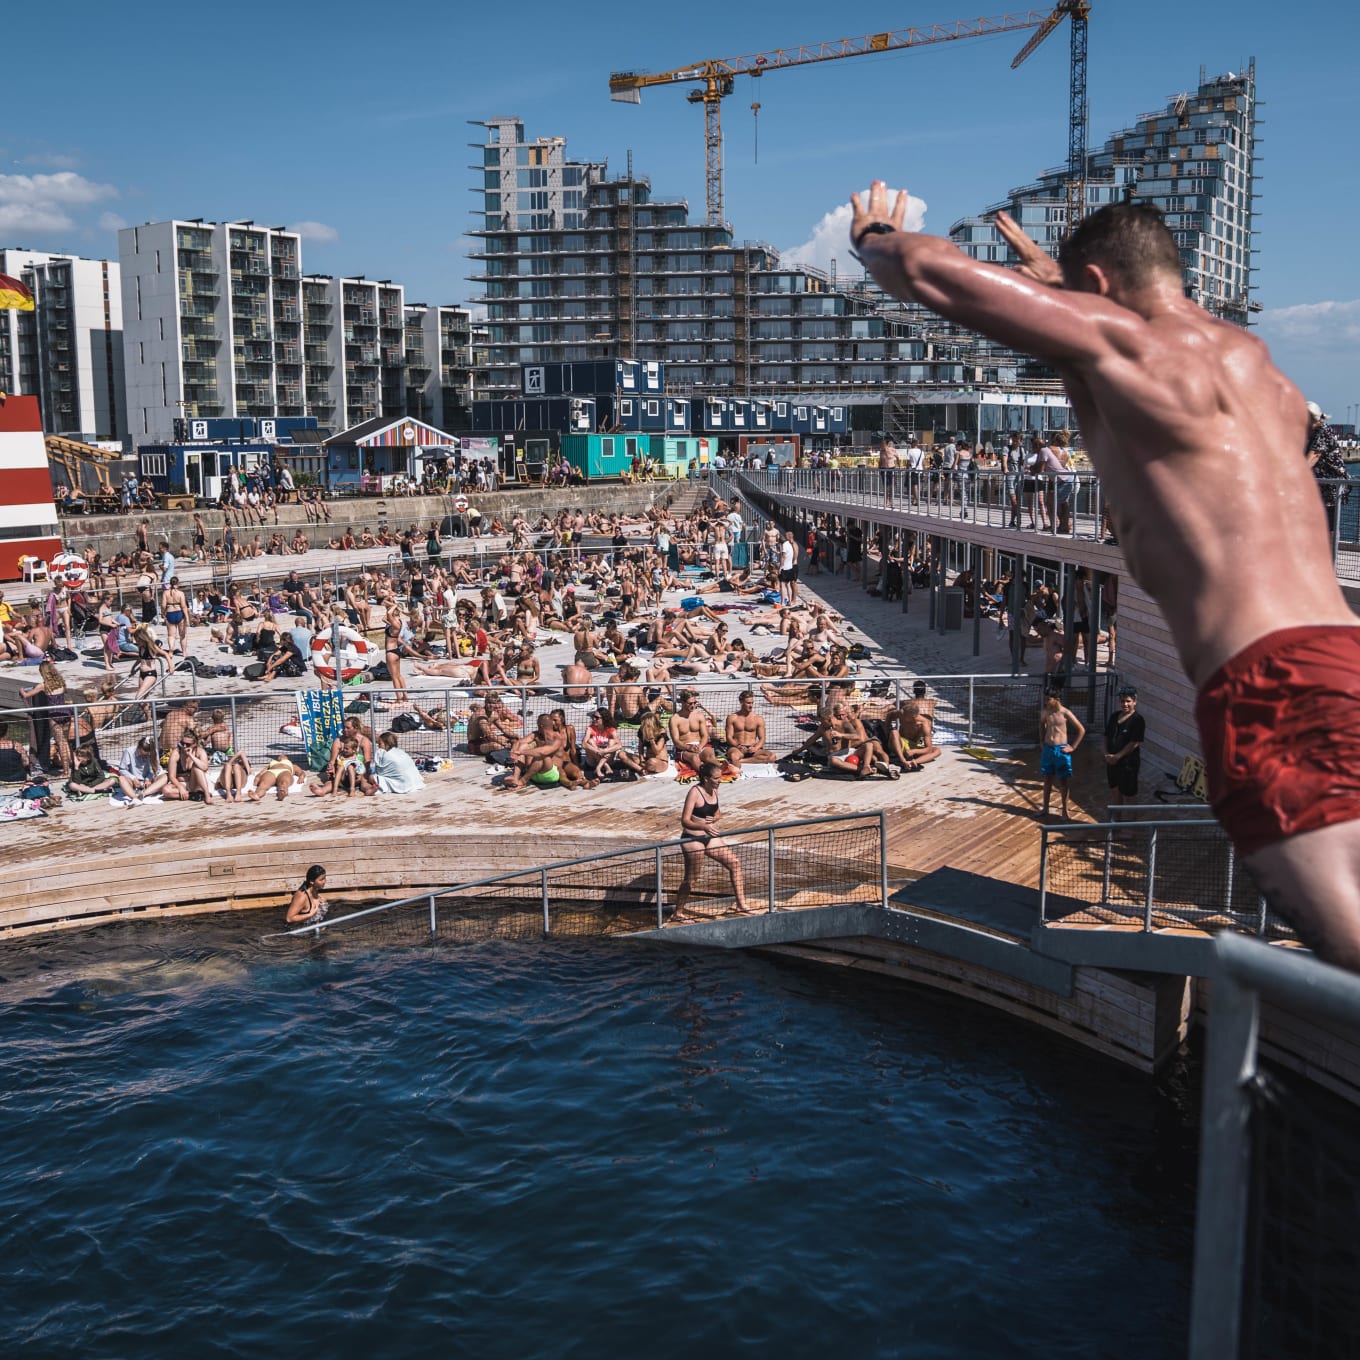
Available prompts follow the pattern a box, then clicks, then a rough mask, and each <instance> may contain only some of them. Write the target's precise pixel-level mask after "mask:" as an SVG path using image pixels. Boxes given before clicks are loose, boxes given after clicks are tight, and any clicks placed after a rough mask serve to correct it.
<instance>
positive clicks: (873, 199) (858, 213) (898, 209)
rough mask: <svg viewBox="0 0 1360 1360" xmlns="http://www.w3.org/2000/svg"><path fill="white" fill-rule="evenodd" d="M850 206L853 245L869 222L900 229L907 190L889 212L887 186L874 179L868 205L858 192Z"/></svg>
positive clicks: (898, 197)
mask: <svg viewBox="0 0 1360 1360" xmlns="http://www.w3.org/2000/svg"><path fill="white" fill-rule="evenodd" d="M850 206H851V208H853V209H854V216H853V217H852V218H851V219H850V244H851V245H852V246H854V245H856V243H857V242H858V241H859V234H860V232H862V231H863V230H864V228H865V227H867V226H868V225H869V224H870V223H871V222H886V223H888V225H889V226H891V227H892V228H893V229H894V230H896V231H901V230H902V223H903V222H905V221H906V220H907V191H906V190H905V189H902V190H900V191H899V192H898V195H897V201H896V202H895V203H894V204H893V206H892V211H891V212H889V211H888V186H887V185H886V184H884V182H883V181H882V180H881V179H876V180H875V181H874V182H873V183H872V184H871V185H870V186H869V204H868V206H867V207H864V206H863V205H861V203H860V201H859V195H858V194H851V195H850ZM1036 249H1037V247H1036Z"/></svg>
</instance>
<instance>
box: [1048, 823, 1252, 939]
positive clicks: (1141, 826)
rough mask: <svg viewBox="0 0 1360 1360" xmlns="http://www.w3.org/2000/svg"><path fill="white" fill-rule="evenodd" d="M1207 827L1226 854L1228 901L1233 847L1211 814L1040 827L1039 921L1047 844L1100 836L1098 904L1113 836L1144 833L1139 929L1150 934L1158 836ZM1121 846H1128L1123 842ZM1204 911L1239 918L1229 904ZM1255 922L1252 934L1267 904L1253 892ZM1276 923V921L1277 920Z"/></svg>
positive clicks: (1104, 896)
mask: <svg viewBox="0 0 1360 1360" xmlns="http://www.w3.org/2000/svg"><path fill="white" fill-rule="evenodd" d="M1205 828H1208V829H1211V830H1212V831H1214V832H1217V833H1218V839H1219V840H1220V842H1221V847H1222V849H1223V850H1224V851H1225V852H1226V854H1227V861H1226V863H1227V872H1226V876H1225V886H1226V892H1227V896H1228V899H1229V901H1231V898H1232V894H1233V889H1234V883H1235V879H1236V871H1235V866H1236V862H1237V854H1236V850H1235V849H1234V847H1233V844H1232V842H1231V841H1230V840H1229V839H1228V835H1227V833H1226V832H1225V831H1223V829H1222V827H1221V826H1220V825H1219V823H1218V822H1217V821H1216V820H1215V819H1214V818H1213V817H1197V818H1160V819H1157V820H1148V821H1142V820H1138V821H1109V822H1061V823H1058V824H1056V825H1052V826H1043V827H1041V828H1040V836H1041V840H1040V846H1039V924H1040V925H1046V924H1047V923H1048V894H1049V846H1050V843H1051V842H1052V841H1054V840H1059V839H1061V840H1073V839H1075V838H1076V837H1078V836H1079V837H1080V839H1082V840H1084V841H1089V840H1091V839H1093V838H1096V837H1099V836H1100V835H1101V833H1103V835H1104V850H1105V862H1104V868H1103V886H1102V893H1101V905H1108V898H1109V892H1110V882H1111V860H1112V854H1113V849H1114V841H1115V838H1116V837H1127V836H1129V835H1130V834H1132V833H1134V832H1137V833H1139V834H1142V833H1147V861H1146V863H1147V884H1146V887H1145V889H1144V898H1143V932H1144V933H1145V934H1147V933H1150V932H1151V931H1152V930H1153V928H1154V927H1153V915H1154V912H1155V910H1156V909H1157V907H1158V906H1159V905H1163V904H1162V903H1160V902H1159V900H1158V898H1157V897H1156V878H1157V849H1158V839H1159V837H1160V836H1164V835H1168V836H1172V837H1173V838H1174V835H1175V833H1178V832H1183V831H1185V830H1187V829H1188V830H1196V829H1205ZM1125 849H1126V850H1127V849H1128V846H1127V843H1125ZM1203 909H1204V910H1205V911H1214V910H1219V911H1221V912H1222V914H1223V915H1226V916H1229V917H1232V918H1235V919H1236V918H1240V917H1241V916H1242V913H1241V912H1238V911H1234V910H1233V909H1232V907H1231V906H1224V907H1222V908H1214V907H1211V906H1209V905H1208V904H1205V906H1204V908H1203ZM1255 915H1256V921H1255V924H1254V925H1253V926H1252V927H1250V929H1251V932H1252V933H1253V934H1256V935H1264V934H1265V933H1266V929H1267V926H1268V925H1269V924H1270V921H1269V906H1268V903H1267V902H1266V899H1265V897H1264V896H1263V895H1260V894H1258V895H1257V908H1256V913H1255ZM1277 924H1278V922H1277ZM1238 929H1241V930H1244V931H1245V930H1247V929H1248V926H1247V925H1246V923H1245V922H1243V923H1242V924H1240V925H1239V926H1238Z"/></svg>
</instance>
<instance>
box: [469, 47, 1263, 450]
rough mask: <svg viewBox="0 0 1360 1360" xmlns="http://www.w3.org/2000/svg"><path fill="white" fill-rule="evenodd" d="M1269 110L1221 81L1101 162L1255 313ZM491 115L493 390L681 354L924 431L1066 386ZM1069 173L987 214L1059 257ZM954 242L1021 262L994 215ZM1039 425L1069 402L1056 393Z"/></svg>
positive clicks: (1206, 296)
mask: <svg viewBox="0 0 1360 1360" xmlns="http://www.w3.org/2000/svg"><path fill="white" fill-rule="evenodd" d="M1255 110H1256V92H1255V80H1254V72H1253V70H1252V68H1250V67H1248V69H1247V70H1246V71H1245V72H1243V73H1240V74H1239V73H1229V74H1227V75H1224V76H1220V77H1216V78H1214V79H1212V80H1209V79H1204V78H1202V79H1201V81H1200V85H1199V88H1198V90H1197V92H1196V93H1195V94H1194V95H1189V94H1182V95H1177V96H1175V97H1174V98H1172V99H1171V100H1169V101H1168V103H1167V104H1166V106H1165V107H1164V108H1163V109H1161V110H1159V111H1157V112H1156V113H1149V114H1143V115H1140V116H1139V117H1138V118H1137V120H1136V121H1135V123H1134V125H1133V126H1132V127H1131V128H1127V129H1125V130H1123V131H1121V132H1119V133H1116V134H1115V135H1114V136H1112V137H1111V138H1109V139H1108V140H1107V141H1106V142H1105V143H1104V145H1103V146H1102V147H1101V148H1100V149H1098V150H1096V151H1094V152H1092V153H1091V154H1090V155H1089V157H1088V160H1087V166H1086V171H1087V174H1086V188H1085V198H1086V202H1087V205H1088V207H1090V208H1094V207H1098V206H1100V205H1101V204H1103V203H1106V202H1110V201H1115V200H1117V199H1120V198H1123V197H1125V196H1135V197H1137V198H1138V199H1139V200H1141V201H1145V202H1149V203H1152V204H1154V205H1156V206H1157V207H1159V208H1161V209H1162V210H1163V211H1164V212H1165V213H1166V214H1167V219H1168V225H1169V226H1170V227H1171V230H1172V231H1173V232H1174V233H1175V235H1176V238H1177V240H1178V242H1179V243H1180V245H1181V249H1182V252H1183V255H1184V258H1185V262H1186V271H1187V272H1186V279H1187V289H1188V290H1189V291H1190V293H1191V295H1192V296H1194V297H1195V298H1196V300H1198V301H1200V302H1202V303H1204V305H1206V306H1208V307H1209V308H1210V309H1211V310H1213V311H1215V312H1216V313H1217V314H1219V315H1222V316H1224V317H1227V318H1229V319H1232V320H1235V321H1238V322H1240V323H1242V324H1245V322H1246V320H1247V318H1248V316H1249V313H1250V311H1251V310H1252V309H1253V304H1252V302H1251V296H1250V294H1251V278H1252V275H1251V270H1250V259H1251V230H1252V221H1253V200H1254V193H1255V184H1256V176H1255V169H1254V164H1255V127H1256V120H1255ZM475 126H478V127H481V128H484V129H485V130H486V136H485V139H484V140H483V141H482V142H480V143H474V146H476V148H477V150H478V151H479V152H480V159H481V165H480V166H479V167H478V168H479V169H480V170H481V172H482V187H481V194H482V202H481V206H480V208H479V209H478V212H479V213H480V216H481V218H482V221H481V222H480V223H479V224H478V225H477V227H476V228H475V229H474V230H473V231H472V232H471V233H470V234H471V236H472V237H473V238H474V239H475V240H476V242H477V245H476V248H475V249H474V251H473V252H471V256H470V258H471V259H472V261H473V262H474V265H475V268H476V271H477V272H476V273H475V274H473V275H472V278H473V280H474V282H476V283H478V284H479V285H480V286H481V291H480V295H479V296H477V297H476V298H474V299H473V301H476V302H481V303H484V304H485V306H486V309H487V325H488V381H487V393H488V396H493V397H495V396H512V395H517V394H518V393H519V390H520V369H521V367H522V366H523V365H526V364H542V363H553V362H561V361H575V360H587V359H594V360H598V359H605V358H612V357H622V358H628V359H634V360H637V361H639V362H643V363H647V362H664V363H665V365H666V373H667V379H668V386H670V387H672V388H673V389H676V390H681V391H685V392H688V393H689V394H691V395H695V396H702V395H706V394H709V393H732V394H738V395H751V396H775V395H781V394H793V393H802V394H807V395H809V396H811V397H813V398H814V399H816V400H825V401H834V402H836V403H838V404H839V403H844V404H847V405H849V406H852V407H855V408H858V409H859V410H860V412H861V418H860V419H858V420H857V421H856V422H855V424H856V426H857V427H858V428H861V429H872V428H881V427H887V428H889V429H891V430H894V431H896V432H898V433H901V434H905V433H911V432H915V429H916V425H915V421H914V418H913V415H912V412H913V411H914V410H916V409H918V408H919V407H921V406H923V405H927V404H936V405H938V404H940V402H941V400H942V394H945V393H948V392H952V391H957V392H960V393H965V392H976V391H979V390H989V391H1011V392H1015V393H1023V392H1027V391H1028V392H1036V393H1053V394H1055V393H1056V392H1057V388H1058V385H1057V383H1056V381H1055V380H1054V379H1053V375H1051V374H1048V373H1046V372H1044V371H1043V370H1041V369H1038V368H1037V367H1036V366H1035V365H1034V364H1033V362H1032V361H1030V360H1029V359H1028V358H1027V357H1026V356H1023V355H1018V354H1015V353H1013V352H1010V351H1007V350H1005V349H1004V348H1002V347H999V346H997V345H995V344H992V343H991V342H989V341H985V340H983V339H981V338H980V337H978V336H976V335H974V334H972V333H970V332H966V331H962V330H960V329H959V328H957V327H954V326H951V325H950V324H949V323H947V322H945V321H942V320H941V319H940V318H939V317H937V316H935V315H934V314H933V313H930V312H928V311H927V310H926V309H924V308H921V307H917V306H913V305H910V304H901V303H898V302H895V301H893V300H891V299H888V298H886V297H885V296H884V295H883V294H882V293H881V292H880V291H879V290H878V289H877V288H876V287H875V286H874V285H873V284H872V283H871V282H865V281H862V280H860V279H858V278H856V279H854V280H851V279H847V278H845V277H844V276H842V277H840V278H837V277H836V276H835V275H832V274H827V273H824V272H822V271H820V270H817V269H814V268H810V267H807V266H804V265H784V264H782V263H781V261H780V258H779V254H778V252H777V251H776V250H775V249H774V248H773V247H772V246H769V245H766V244H764V243H759V242H751V241H739V240H737V239H736V237H735V235H734V233H733V231H732V228H731V226H730V225H728V224H726V223H704V222H694V221H691V220H690V214H689V205H688V204H687V203H686V202H685V201H684V200H680V199H662V198H654V197H653V195H652V187H651V182H650V180H649V179H648V178H647V177H645V176H642V175H635V174H634V173H633V172H632V166H631V157H630V165H629V169H628V171H627V173H625V174H623V175H619V174H614V173H611V172H610V169H609V167H608V165H607V163H605V162H582V161H572V160H569V159H568V158H567V154H566V142H565V139H563V138H560V137H544V138H538V139H536V140H532V141H531V140H528V139H526V134H525V128H524V125H523V123H522V122H521V121H520V120H519V119H517V118H493V119H489V120H487V121H485V122H483V123H478V124H475ZM1069 178H1070V175H1069V167H1062V168H1060V169H1057V170H1053V171H1046V172H1044V173H1043V174H1041V175H1040V176H1039V178H1038V180H1037V181H1036V182H1035V183H1034V184H1031V185H1028V186H1026V187H1025V188H1023V189H1019V190H1015V191H1013V192H1012V194H1011V195H1010V197H1009V198H1008V199H1007V200H1006V201H1005V202H1004V203H1000V204H996V205H994V206H993V207H992V208H989V209H987V212H988V213H990V212H993V211H995V208H996V207H1006V208H1008V209H1009V210H1010V211H1011V212H1012V213H1013V215H1015V216H1016V217H1017V219H1019V220H1020V221H1021V223H1022V225H1023V226H1025V228H1026V229H1027V230H1028V231H1029V232H1030V234H1031V235H1033V236H1034V237H1035V238H1036V239H1037V240H1038V241H1039V242H1040V244H1042V245H1044V246H1045V247H1046V248H1048V249H1050V250H1055V249H1056V247H1057V242H1058V241H1059V239H1060V238H1061V235H1062V233H1063V231H1064V229H1065V227H1066V220H1067V204H1066V193H1067V183H1068V180H1069ZM951 235H952V237H953V239H954V240H955V241H956V242H957V243H958V244H959V245H960V246H961V247H962V248H963V249H965V250H967V251H968V252H969V253H970V254H972V255H974V256H975V257H976V258H979V259H984V260H992V261H995V262H996V263H999V264H1004V263H1006V262H1007V261H1008V257H1009V251H1008V247H1006V245H1005V244H1004V242H1002V241H1001V239H1000V237H999V236H998V235H997V233H996V232H995V229H994V227H993V226H992V225H991V222H990V221H989V220H988V218H987V216H986V215H985V214H984V215H982V216H979V217H977V218H970V219H966V220H964V221H962V222H960V223H958V224H956V225H955V226H954V228H953V229H952V231H951ZM1038 418H1040V419H1042V420H1043V421H1045V422H1046V423H1048V422H1053V421H1056V422H1058V423H1061V422H1062V421H1063V420H1065V419H1067V418H1068V413H1067V412H1066V410H1065V409H1059V406H1058V405H1046V406H1045V409H1044V412H1043V414H1042V415H1041V416H1039V417H1038ZM921 432H922V433H925V432H926V430H925V429H922V430H921ZM978 433H982V432H981V431H978Z"/></svg>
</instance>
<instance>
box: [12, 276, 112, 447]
mask: <svg viewBox="0 0 1360 1360" xmlns="http://www.w3.org/2000/svg"><path fill="white" fill-rule="evenodd" d="M0 274H8V275H10V276H11V277H12V278H16V279H19V280H20V281H21V282H22V283H23V284H24V285H25V286H26V287H27V288H28V289H29V291H30V292H31V293H32V294H33V300H34V309H33V311H31V312H17V311H3V312H0V390H2V391H6V392H14V393H24V394H26V395H29V396H34V397H37V398H38V404H39V406H40V408H41V410H42V421H43V427H44V429H46V430H47V432H48V433H49V434H64V435H70V436H73V437H75V438H83V439H106V440H114V439H117V440H125V439H126V438H127V434H128V422H127V404H126V401H125V398H124V394H123V301H122V296H121V293H120V288H119V279H118V265H117V264H116V263H114V262H113V261H111V260H86V259H82V258H81V257H80V256H78V255H53V254H48V253H46V252H44V251H36V250H0Z"/></svg>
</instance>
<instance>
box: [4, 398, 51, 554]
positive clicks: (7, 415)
mask: <svg viewBox="0 0 1360 1360" xmlns="http://www.w3.org/2000/svg"><path fill="white" fill-rule="evenodd" d="M60 551H61V530H60V529H59V528H58V527H57V508H56V506H55V505H53V503H52V474H51V473H50V472H49V471H48V470H47V446H46V445H45V444H44V443H43V432H42V415H41V413H40V412H39V410H38V399H37V397H6V398H5V399H4V401H3V402H0V581H17V580H18V579H19V577H20V568H19V559H20V558H21V557H41V558H42V559H43V561H44V562H47V561H50V560H51V559H52V558H53V557H55V556H56V555H57V554H58V553H59V552H60Z"/></svg>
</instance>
